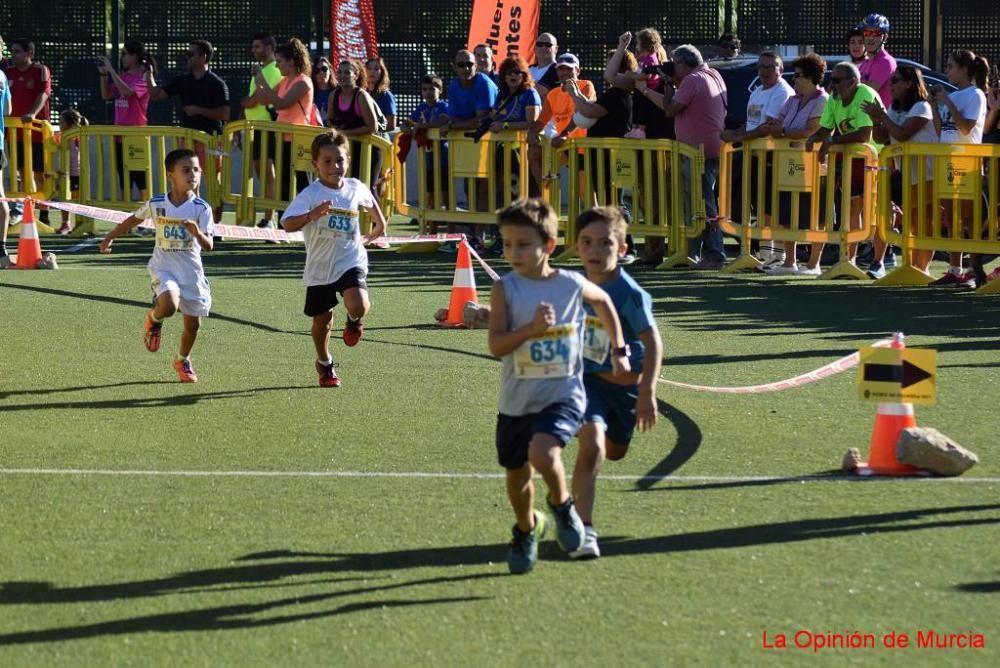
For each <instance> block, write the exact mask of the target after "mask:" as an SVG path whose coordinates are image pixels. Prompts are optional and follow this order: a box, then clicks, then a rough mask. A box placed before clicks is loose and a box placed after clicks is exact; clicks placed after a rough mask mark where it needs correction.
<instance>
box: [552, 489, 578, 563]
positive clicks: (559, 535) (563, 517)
mask: <svg viewBox="0 0 1000 668" xmlns="http://www.w3.org/2000/svg"><path fill="white" fill-rule="evenodd" d="M549 508H551V509H552V512H553V514H554V515H555V516H556V542H557V543H559V547H561V548H562V549H563V552H575V551H576V550H579V549H580V546H581V545H582V544H583V534H584V531H583V521H582V520H581V519H580V516H579V515H577V513H576V508H574V507H573V497H570V498H568V499H566V501H565V502H564V503H562V504H560V505H558V506H553V505H552V504H551V503H550V504H549Z"/></svg>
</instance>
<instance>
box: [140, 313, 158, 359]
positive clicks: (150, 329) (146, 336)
mask: <svg viewBox="0 0 1000 668" xmlns="http://www.w3.org/2000/svg"><path fill="white" fill-rule="evenodd" d="M150 313H152V311H147V312H146V324H145V326H144V327H143V336H142V342H143V343H144V344H146V350H148V351H149V352H151V353H155V352H156V351H157V350H159V349H160V330H162V329H163V323H162V322H153V321H152V320H150V319H149V316H150Z"/></svg>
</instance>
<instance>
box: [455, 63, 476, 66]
mask: <svg viewBox="0 0 1000 668" xmlns="http://www.w3.org/2000/svg"><path fill="white" fill-rule="evenodd" d="M475 66H476V64H475V63H455V67H475Z"/></svg>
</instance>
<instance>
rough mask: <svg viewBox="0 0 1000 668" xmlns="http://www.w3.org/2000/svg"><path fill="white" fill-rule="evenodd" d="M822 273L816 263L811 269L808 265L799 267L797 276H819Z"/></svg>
mask: <svg viewBox="0 0 1000 668" xmlns="http://www.w3.org/2000/svg"><path fill="white" fill-rule="evenodd" d="M822 273H823V270H822V269H820V268H819V265H818V264H817V265H816V266H815V267H812V268H811V269H810V268H809V267H808V266H806V267H799V271H798V274H799V276H819V275H820V274H822Z"/></svg>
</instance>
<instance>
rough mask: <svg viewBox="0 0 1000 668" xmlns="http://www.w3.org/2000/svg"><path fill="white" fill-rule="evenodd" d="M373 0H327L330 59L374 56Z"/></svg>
mask: <svg viewBox="0 0 1000 668" xmlns="http://www.w3.org/2000/svg"><path fill="white" fill-rule="evenodd" d="M372 3H373V0H330V62H332V63H333V66H334V67H337V65H338V64H339V63H340V62H341V61H342V60H361V61H365V60H368V59H369V58H377V57H378V36H377V35H376V34H375V7H374V5H373V4H372Z"/></svg>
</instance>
